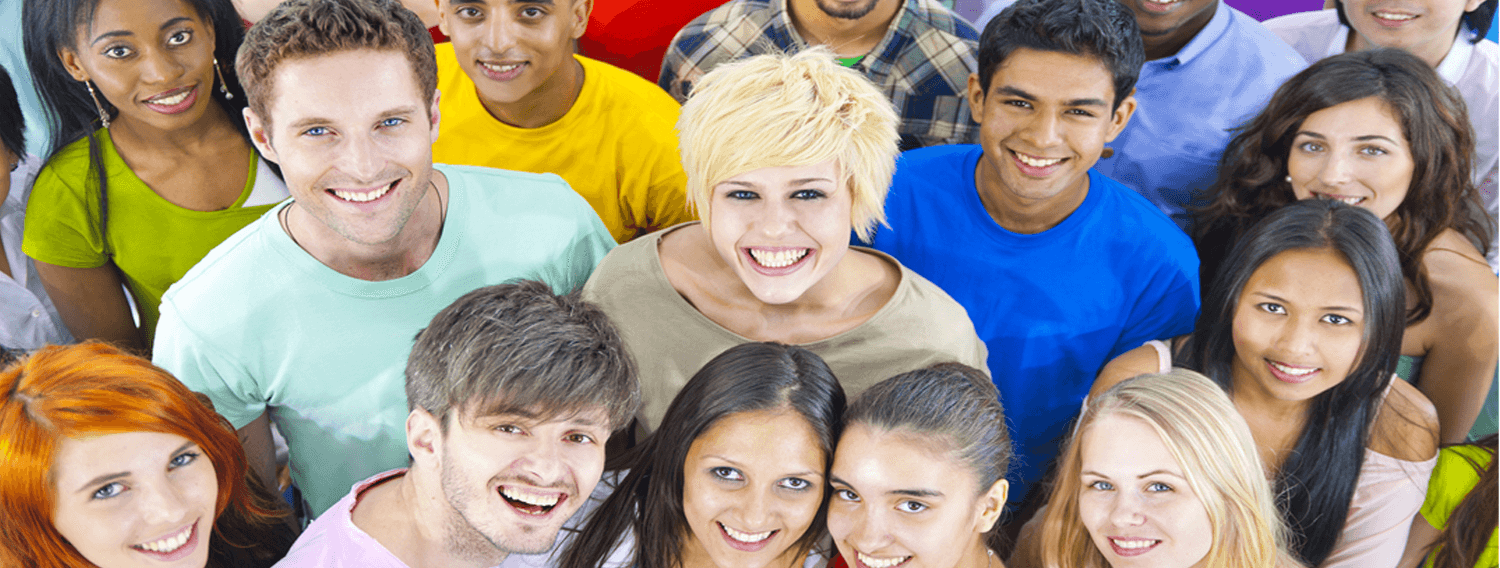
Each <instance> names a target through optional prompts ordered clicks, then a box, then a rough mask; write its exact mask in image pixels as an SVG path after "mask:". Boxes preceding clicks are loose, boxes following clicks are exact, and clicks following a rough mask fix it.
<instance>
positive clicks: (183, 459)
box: [167, 452, 199, 469]
mask: <svg viewBox="0 0 1500 568" xmlns="http://www.w3.org/2000/svg"><path fill="white" fill-rule="evenodd" d="M198 455H199V454H198V453H197V452H183V453H180V454H177V455H176V456H175V457H173V458H172V461H171V462H169V463H168V464H167V465H168V466H170V467H171V468H172V469H177V468H179V467H182V466H185V465H188V464H190V463H193V462H195V461H198Z"/></svg>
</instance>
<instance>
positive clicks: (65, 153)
mask: <svg viewBox="0 0 1500 568" xmlns="http://www.w3.org/2000/svg"><path fill="white" fill-rule="evenodd" d="M90 163H91V160H90V158H89V141H88V138H79V139H78V140H75V141H73V142H72V143H70V144H68V145H67V146H63V147H62V149H61V150H58V151H57V153H56V154H53V155H52V157H51V158H49V159H47V163H46V164H43V165H42V169H41V171H40V172H38V173H37V180H38V182H39V183H40V182H41V181H42V180H44V179H45V180H56V179H63V180H77V179H82V178H83V177H84V176H87V175H88V170H89V165H90Z"/></svg>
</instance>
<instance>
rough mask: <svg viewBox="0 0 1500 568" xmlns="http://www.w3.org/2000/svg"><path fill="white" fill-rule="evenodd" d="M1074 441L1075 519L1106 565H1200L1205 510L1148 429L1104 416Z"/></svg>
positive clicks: (1207, 528)
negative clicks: (1076, 443)
mask: <svg viewBox="0 0 1500 568" xmlns="http://www.w3.org/2000/svg"><path fill="white" fill-rule="evenodd" d="M1080 443H1081V444H1083V445H1082V447H1081V450H1080V456H1079V457H1080V460H1081V461H1080V466H1081V467H1080V469H1079V480H1078V481H1079V484H1078V486H1079V489H1078V516H1079V517H1080V518H1081V520H1082V521H1083V525H1084V527H1086V528H1087V529H1088V531H1089V537H1090V538H1091V539H1092V540H1093V541H1094V546H1096V547H1098V549H1099V552H1101V553H1103V554H1104V558H1105V560H1107V561H1108V562H1109V565H1110V566H1112V567H1113V568H1126V567H1130V566H1143V567H1144V566H1149V567H1152V568H1189V567H1197V566H1203V565H1204V563H1205V562H1206V558H1205V557H1206V556H1207V555H1208V551H1209V547H1211V546H1213V543H1214V539H1213V524H1212V521H1211V520H1210V519H1209V518H1208V510H1207V509H1205V508H1204V506H1203V502H1202V501H1201V500H1199V499H1198V496H1197V495H1196V494H1194V493H1193V488H1192V487H1191V486H1189V485H1188V481H1187V476H1186V475H1185V474H1184V473H1183V470H1182V464H1179V463H1177V459H1176V458H1175V457H1173V456H1172V452H1171V451H1170V450H1168V449H1167V445H1166V444H1165V443H1163V442H1162V439H1161V436H1160V435H1158V434H1157V433H1156V430H1155V429H1154V428H1152V427H1151V425H1150V424H1147V423H1146V422H1145V421H1143V420H1141V419H1139V418H1135V417H1131V416H1122V415H1118V414H1110V415H1106V416H1102V417H1100V418H1098V419H1097V420H1095V421H1094V423H1093V425H1092V426H1090V427H1089V429H1088V430H1087V431H1085V432H1084V433H1083V435H1082V437H1081V438H1080Z"/></svg>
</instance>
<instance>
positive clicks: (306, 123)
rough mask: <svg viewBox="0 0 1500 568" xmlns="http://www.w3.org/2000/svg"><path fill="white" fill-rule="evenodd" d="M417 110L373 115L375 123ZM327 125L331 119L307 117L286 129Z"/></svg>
mask: <svg viewBox="0 0 1500 568" xmlns="http://www.w3.org/2000/svg"><path fill="white" fill-rule="evenodd" d="M417 108H418V107H416V106H404V107H396V108H393V109H390V110H387V111H385V112H382V113H380V114H378V115H375V122H380V121H382V120H385V119H387V118H391V117H395V116H406V115H412V114H416V113H417V112H418V110H417ZM327 124H333V120H332V119H328V118H323V117H320V116H311V117H307V118H302V119H298V120H295V121H293V122H292V123H291V124H288V125H287V128H290V129H292V130H301V129H303V128H308V127H312V126H323V125H327Z"/></svg>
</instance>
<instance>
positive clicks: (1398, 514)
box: [1318, 452, 1437, 568]
mask: <svg viewBox="0 0 1500 568" xmlns="http://www.w3.org/2000/svg"><path fill="white" fill-rule="evenodd" d="M1436 462H1437V460H1436V459H1432V460H1428V461H1425V462H1406V461H1401V460H1397V459H1395V458H1391V457H1387V456H1383V455H1380V454H1375V453H1374V452H1366V453H1365V464H1364V466H1363V467H1361V468H1360V471H1359V483H1358V485H1357V486H1355V488H1354V497H1353V499H1351V500H1350V503H1349V513H1348V517H1347V519H1346V520H1345V521H1344V531H1343V532H1342V533H1340V534H1339V538H1338V542H1335V543H1334V545H1333V552H1331V553H1329V555H1328V558H1327V559H1325V560H1324V561H1323V563H1322V564H1320V565H1319V566H1318V568H1367V567H1369V566H1395V565H1396V562H1397V561H1398V560H1400V558H1401V553H1402V552H1403V551H1405V549H1406V538H1407V536H1408V533H1409V531H1410V530H1411V520H1412V517H1415V516H1417V510H1418V509H1419V508H1421V505H1422V499H1423V496H1424V495H1426V494H1427V480H1428V478H1429V476H1430V475H1431V474H1432V467H1433V465H1434V464H1435V463H1436Z"/></svg>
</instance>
